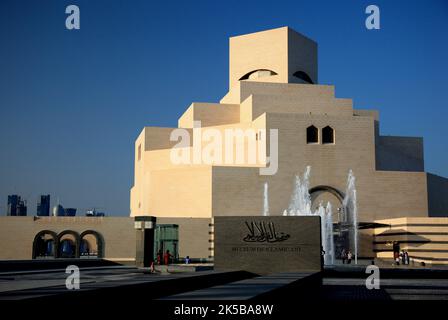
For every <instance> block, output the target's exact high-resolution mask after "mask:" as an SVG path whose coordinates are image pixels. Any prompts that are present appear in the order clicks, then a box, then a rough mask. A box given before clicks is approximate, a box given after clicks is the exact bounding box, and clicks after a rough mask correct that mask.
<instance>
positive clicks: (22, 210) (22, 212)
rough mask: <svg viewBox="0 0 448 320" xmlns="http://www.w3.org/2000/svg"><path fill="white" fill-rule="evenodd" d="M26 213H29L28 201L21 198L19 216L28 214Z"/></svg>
mask: <svg viewBox="0 0 448 320" xmlns="http://www.w3.org/2000/svg"><path fill="white" fill-rule="evenodd" d="M26 213H27V207H26V202H25V201H23V200H20V201H19V204H18V205H17V215H18V216H26Z"/></svg>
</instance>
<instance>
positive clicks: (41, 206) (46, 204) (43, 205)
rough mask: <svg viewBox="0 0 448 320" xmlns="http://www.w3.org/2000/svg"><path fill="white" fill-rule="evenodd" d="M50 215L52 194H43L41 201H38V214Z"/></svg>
mask: <svg viewBox="0 0 448 320" xmlns="http://www.w3.org/2000/svg"><path fill="white" fill-rule="evenodd" d="M49 215H50V195H49V194H47V195H41V196H40V202H38V203H37V216H49Z"/></svg>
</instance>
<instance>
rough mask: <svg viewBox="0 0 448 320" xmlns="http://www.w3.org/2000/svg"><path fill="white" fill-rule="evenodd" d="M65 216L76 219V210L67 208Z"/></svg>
mask: <svg viewBox="0 0 448 320" xmlns="http://www.w3.org/2000/svg"><path fill="white" fill-rule="evenodd" d="M64 210H65V216H66V217H74V216H76V208H65V209H64Z"/></svg>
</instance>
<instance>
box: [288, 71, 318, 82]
mask: <svg viewBox="0 0 448 320" xmlns="http://www.w3.org/2000/svg"><path fill="white" fill-rule="evenodd" d="M293 76H294V77H296V78H299V79H300V80H303V81H305V82H307V83H309V84H314V82H313V80H311V78H310V76H309V75H308V74H306V73H305V72H303V71H296V72H294V74H293Z"/></svg>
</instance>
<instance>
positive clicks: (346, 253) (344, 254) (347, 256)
mask: <svg viewBox="0 0 448 320" xmlns="http://www.w3.org/2000/svg"><path fill="white" fill-rule="evenodd" d="M341 259H342V264H345V262H346V261H347V264H351V263H352V259H353V253H352V252H351V251H350V250H345V249H342V251H341Z"/></svg>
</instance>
